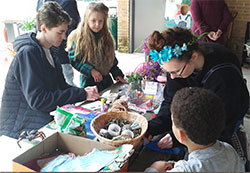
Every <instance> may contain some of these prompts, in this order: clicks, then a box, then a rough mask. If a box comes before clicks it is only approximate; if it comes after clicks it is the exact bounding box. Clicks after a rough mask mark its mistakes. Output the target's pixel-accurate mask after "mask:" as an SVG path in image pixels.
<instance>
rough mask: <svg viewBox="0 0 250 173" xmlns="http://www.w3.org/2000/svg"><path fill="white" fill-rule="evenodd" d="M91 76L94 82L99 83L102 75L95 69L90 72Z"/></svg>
mask: <svg viewBox="0 0 250 173" xmlns="http://www.w3.org/2000/svg"><path fill="white" fill-rule="evenodd" d="M91 75H92V77H93V78H94V81H95V82H101V81H102V79H103V78H102V74H101V73H100V72H99V71H97V70H96V69H92V70H91Z"/></svg>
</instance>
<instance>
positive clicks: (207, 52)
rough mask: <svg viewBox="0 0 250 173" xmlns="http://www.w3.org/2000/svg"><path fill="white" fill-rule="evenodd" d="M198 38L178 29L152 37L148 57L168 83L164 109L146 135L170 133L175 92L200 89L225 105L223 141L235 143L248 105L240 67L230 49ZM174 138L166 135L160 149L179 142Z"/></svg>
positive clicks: (155, 32) (185, 30)
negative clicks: (155, 63) (171, 108)
mask: <svg viewBox="0 0 250 173" xmlns="http://www.w3.org/2000/svg"><path fill="white" fill-rule="evenodd" d="M199 38H200V37H198V38H197V37H196V36H194V35H193V34H192V33H191V31H190V30H187V29H183V28H179V27H175V28H168V29H167V30H165V31H163V32H162V33H160V32H158V31H154V32H153V33H152V34H151V37H150V38H149V40H148V46H149V48H150V50H151V51H150V54H149V55H150V57H151V58H152V59H153V60H154V61H158V62H159V64H160V65H161V66H162V68H163V69H164V70H165V71H166V72H167V82H166V86H165V88H164V101H163V102H162V105H161V109H160V111H159V113H158V115H157V116H156V117H155V118H154V119H152V120H150V121H149V127H148V131H147V134H148V135H149V136H151V137H152V136H155V135H159V134H163V133H166V132H167V131H171V113H170V104H171V101H172V98H173V96H174V95H175V93H176V91H177V90H179V89H181V88H184V87H201V88H205V89H209V90H211V91H213V92H214V93H215V94H217V95H218V96H219V97H220V98H221V99H222V101H223V102H224V105H225V110H226V114H227V118H226V127H225V129H224V130H223V132H222V133H221V136H220V140H222V141H225V142H229V143H230V144H232V140H231V138H232V136H233V134H235V132H237V131H238V129H239V124H241V123H242V120H243V117H244V115H245V113H246V112H247V110H248V106H249V93H248V89H247V87H246V84H245V81H244V79H243V77H242V71H241V66H240V63H239V61H238V59H237V57H236V56H235V55H234V54H233V53H232V52H230V51H229V50H228V49H226V48H224V47H223V46H221V45H219V44H216V43H211V42H207V43H198V40H199ZM197 104H199V103H197ZM200 123H202V122H200ZM211 130H213V129H211ZM199 133H202V132H199ZM149 139H150V138H149ZM172 139H175V138H174V136H173V135H171V133H170V134H167V135H166V136H165V137H163V138H162V139H161V140H160V141H159V142H158V147H159V148H162V149H163V148H171V147H172V146H173V144H174V143H173V141H174V142H175V141H176V140H172Z"/></svg>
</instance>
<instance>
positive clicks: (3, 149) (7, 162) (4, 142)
mask: <svg viewBox="0 0 250 173" xmlns="http://www.w3.org/2000/svg"><path fill="white" fill-rule="evenodd" d="M121 86H122V84H121V83H117V84H114V85H112V86H111V87H110V88H108V89H106V90H104V91H103V92H101V94H103V93H105V92H107V91H109V90H110V92H111V93H114V92H118V90H119V88H120V87H121ZM88 103H89V102H79V103H76V105H81V104H88ZM53 113H54V112H52V114H53ZM145 116H146V118H147V119H150V118H151V116H152V113H146V115H145ZM40 130H41V131H43V132H44V133H45V135H46V137H48V136H50V135H52V134H53V133H55V132H56V131H54V130H51V129H48V128H46V126H44V127H43V128H41V129H40ZM40 130H39V131H40ZM21 146H22V148H19V147H18V145H17V140H16V139H14V138H10V137H7V136H0V153H1V157H0V163H1V164H0V171H1V172H2V171H6V172H12V160H13V159H14V158H15V157H17V156H18V155H19V154H21V153H23V152H25V151H26V150H28V149H29V148H31V147H32V146H34V144H31V143H25V142H22V143H21ZM138 151H140V152H141V150H138ZM138 151H137V152H138Z"/></svg>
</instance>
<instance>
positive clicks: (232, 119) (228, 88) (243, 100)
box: [204, 68, 249, 142]
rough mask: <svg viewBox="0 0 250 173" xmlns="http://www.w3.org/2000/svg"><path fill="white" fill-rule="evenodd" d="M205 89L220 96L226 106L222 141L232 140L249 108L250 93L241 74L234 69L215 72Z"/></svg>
mask: <svg viewBox="0 0 250 173" xmlns="http://www.w3.org/2000/svg"><path fill="white" fill-rule="evenodd" d="M204 88H205V89H209V90H211V91H213V92H214V93H215V94H216V95H218V96H219V97H220V98H221V99H222V101H223V103H224V106H225V111H226V126H225V128H224V130H223V132H222V134H221V137H220V140H223V141H227V142H228V140H229V139H230V138H231V136H232V134H233V132H234V130H235V125H236V123H237V122H238V121H240V120H242V119H243V117H244V115H245V113H246V112H247V110H248V107H249V93H248V90H247V87H246V85H245V83H244V81H243V78H242V77H241V76H240V74H239V73H238V72H237V71H236V70H235V69H233V68H223V69H219V70H218V71H216V72H214V74H212V75H211V76H210V77H209V78H208V80H207V81H206V83H205V84H204Z"/></svg>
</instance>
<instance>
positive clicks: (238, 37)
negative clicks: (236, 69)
mask: <svg viewBox="0 0 250 173" xmlns="http://www.w3.org/2000/svg"><path fill="white" fill-rule="evenodd" d="M225 2H226V3H227V5H228V8H229V10H230V11H231V12H238V16H237V17H236V18H235V20H234V22H233V30H232V37H231V39H230V40H229V45H228V47H229V48H230V49H231V50H232V51H233V52H234V53H236V54H237V56H238V58H239V60H240V61H242V58H241V56H242V50H243V44H244V39H245V31H246V25H247V22H248V21H250V0H225Z"/></svg>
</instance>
